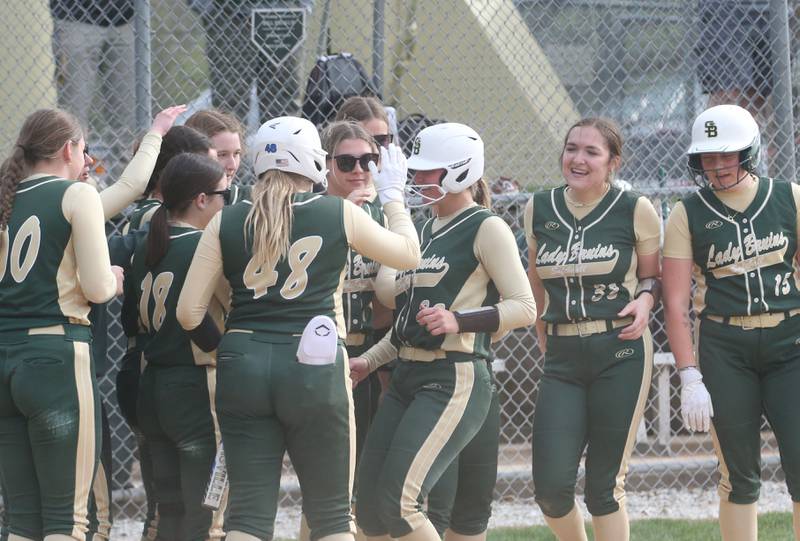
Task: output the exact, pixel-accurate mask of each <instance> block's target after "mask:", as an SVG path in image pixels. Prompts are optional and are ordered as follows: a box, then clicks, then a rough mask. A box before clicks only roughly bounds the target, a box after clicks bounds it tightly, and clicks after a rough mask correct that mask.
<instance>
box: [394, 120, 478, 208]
mask: <svg viewBox="0 0 800 541" xmlns="http://www.w3.org/2000/svg"><path fill="white" fill-rule="evenodd" d="M408 168H409V169H412V170H417V171H431V170H434V169H444V170H445V172H444V174H443V175H442V178H441V180H440V182H439V184H440V188H439V189H440V192H441V194H442V195H441V197H439V198H437V199H430V198H428V197H425V196H422V194H421V191H422V189H426V188H428V187H422V186H416V185H410V186H408V187H407V191H408V192H409V194H410V195H413V196H422V197H423V199H425V200H427V201H426V202H425V204H427V205H429V204H431V203H435V202H436V201H439V200H441V199H442V198H443V197H444V196H445V195H447V194H448V193H460V192H463V191H464V190H466V189H467V188H469V187H470V186H472V185H473V184H475V183H476V182H478V181H479V180H480V179H481V177H482V176H483V140H481V137H480V135H478V133H477V132H476V131H475V130H473V129H472V128H470V127H469V126H467V125H465V124H458V123H455V122H447V123H444V124H436V125H434V126H428V127H427V128H425V129H424V130H422V131H420V132H419V134H417V137H416V138H415V139H414V144H413V146H412V151H411V157H410V158H409V159H408Z"/></svg>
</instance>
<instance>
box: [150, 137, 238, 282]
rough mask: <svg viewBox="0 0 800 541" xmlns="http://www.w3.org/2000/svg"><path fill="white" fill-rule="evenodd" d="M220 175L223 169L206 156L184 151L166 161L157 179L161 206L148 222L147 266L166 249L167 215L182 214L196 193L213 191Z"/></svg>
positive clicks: (167, 233) (223, 172) (158, 258)
mask: <svg viewBox="0 0 800 541" xmlns="http://www.w3.org/2000/svg"><path fill="white" fill-rule="evenodd" d="M224 175H225V169H224V168H223V167H222V166H221V165H220V164H219V163H218V162H217V161H216V160H213V159H211V158H209V157H208V156H203V155H200V154H191V153H189V152H184V153H182V154H178V155H177V156H175V157H174V158H172V159H171V160H170V161H169V163H168V164H167V166H166V167H165V168H164V171H163V172H162V173H161V177H160V178H159V179H158V182H159V185H160V186H161V195H162V196H163V197H164V204H162V205H161V206H160V207H159V208H158V210H156V211H155V213H154V214H153V217H152V218H151V219H150V232H149V233H148V235H147V254H146V255H145V260H144V262H145V264H146V265H147V266H148V267H150V268H151V269H152V268H153V267H155V266H156V265H158V264H159V262H160V261H161V260H162V259H163V258H164V256H165V255H166V253H167V250H169V226H168V224H167V219H168V218H169V216H168V215H167V213H170V214H180V213H181V212H183V211H185V210H186V209H187V208H189V206H190V205H191V204H192V202H193V201H194V198H195V197H197V196H198V195H199V194H201V193H208V192H213V191H215V190H216V189H217V184H218V183H219V181H220V179H221V178H222V177H223V176H224Z"/></svg>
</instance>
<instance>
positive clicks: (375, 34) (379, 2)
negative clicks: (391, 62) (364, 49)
mask: <svg viewBox="0 0 800 541" xmlns="http://www.w3.org/2000/svg"><path fill="white" fill-rule="evenodd" d="M385 13H386V1H385V0H375V1H374V2H373V4H372V84H373V85H374V87H375V91H376V92H377V93H378V94H379V95H380V96H381V98H383V45H384V43H385V41H386V39H385V35H384V23H385V20H384V19H385Z"/></svg>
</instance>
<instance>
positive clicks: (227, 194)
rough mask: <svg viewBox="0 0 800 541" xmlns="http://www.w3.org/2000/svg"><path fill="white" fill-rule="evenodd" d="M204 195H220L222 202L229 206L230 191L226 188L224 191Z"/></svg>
mask: <svg viewBox="0 0 800 541" xmlns="http://www.w3.org/2000/svg"><path fill="white" fill-rule="evenodd" d="M206 195H221V196H222V200H223V201H225V204H226V205H230V204H231V189H230V188H228V189H226V190H216V191H213V192H206Z"/></svg>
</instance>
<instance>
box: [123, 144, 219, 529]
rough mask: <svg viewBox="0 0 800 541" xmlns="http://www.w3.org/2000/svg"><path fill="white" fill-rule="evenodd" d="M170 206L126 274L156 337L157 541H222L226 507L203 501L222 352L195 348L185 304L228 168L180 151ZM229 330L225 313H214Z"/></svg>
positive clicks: (169, 176)
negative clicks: (184, 323)
mask: <svg viewBox="0 0 800 541" xmlns="http://www.w3.org/2000/svg"><path fill="white" fill-rule="evenodd" d="M160 184H161V195H162V197H163V199H164V201H163V203H162V205H161V206H160V207H159V209H158V210H157V211H156V212H155V214H154V215H153V218H152V220H151V221H150V231H149V233H148V235H147V240H146V242H143V243H142V244H141V245H140V246H139V247H138V248H137V250H136V252H135V254H134V257H133V263H132V266H131V271H130V273H129V275H128V277H126V292H135V300H136V304H137V306H138V307H139V320H140V326H141V327H142V328H143V329H144V330H145V332H146V334H147V337H148V338H147V340H146V341H145V346H144V358H145V361H146V368H145V369H144V372H143V373H142V376H141V381H140V384H139V400H138V419H139V426H140V429H141V431H142V433H143V434H144V437H145V439H146V441H147V451H148V452H149V453H150V459H151V462H152V465H153V480H154V485H155V501H156V503H157V505H158V514H159V522H158V534H157V537H156V539H157V540H165V541H166V540H170V541H180V540H186V541H202V540H205V539H219V538H221V537H222V536H223V533H222V529H221V526H222V513H223V512H224V507H222V508H220V509H219V510H218V511H216V512H215V513H214V515H213V516H212V512H211V510H209V509H206V508H204V507H203V506H202V505H201V503H202V499H203V494H204V492H205V487H206V483H207V482H208V472H209V471H210V470H211V466H212V464H213V461H214V455H215V454H216V451H217V445H218V443H219V430H218V427H217V423H216V413H215V411H214V400H215V399H214V395H215V386H216V370H215V368H214V364H215V360H214V356H213V355H212V354H209V353H204V352H202V351H201V350H200V349H198V348H197V347H193V345H192V343H191V340H190V339H189V336H188V335H187V334H186V332H185V331H184V330H183V329H181V328H180V326H179V325H178V322H177V321H176V320H175V306H176V305H177V303H178V295H179V294H180V291H181V288H182V287H183V283H184V279H185V277H186V271H187V270H188V268H189V264H190V263H191V260H192V256H193V255H194V251H195V248H196V247H197V243H198V241H199V240H200V234H201V233H202V229H203V228H205V226H206V224H207V223H208V222H209V220H211V218H212V216H213V215H214V214H215V213H216V212H217V211H218V210H220V209H221V208H222V207H223V205H224V197H225V196H227V194H228V193H229V190H228V187H227V186H228V182H227V178H226V175H225V171H224V169H223V167H222V166H221V165H220V164H218V163H217V162H216V161H214V160H212V159H211V158H208V157H206V156H198V155H196V154H179V155H178V156H176V157H174V158H173V159H171V160H170V161H169V163H168V164H167V166H166V167H165V168H164V171H163V173H162V175H161V180H160ZM213 312H214V313H215V315H216V316H217V318H216V319H217V320H218V321H219V323H220V325H221V321H222V317H221V316H222V308H221V307H220V306H216V305H215V310H214V311H213Z"/></svg>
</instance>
